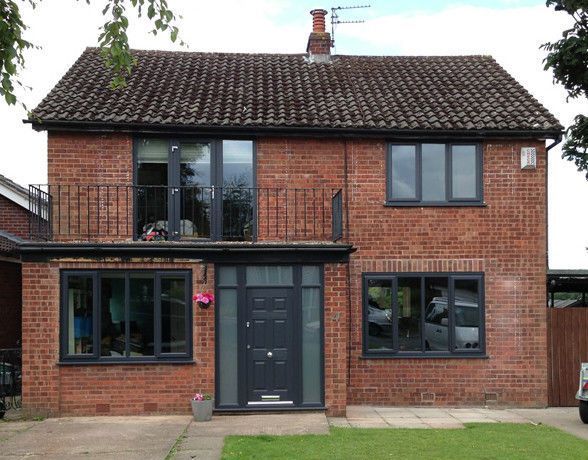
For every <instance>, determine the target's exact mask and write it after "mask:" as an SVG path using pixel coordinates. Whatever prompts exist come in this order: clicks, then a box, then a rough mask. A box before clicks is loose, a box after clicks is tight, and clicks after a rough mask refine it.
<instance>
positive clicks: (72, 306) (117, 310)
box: [61, 270, 192, 362]
mask: <svg viewBox="0 0 588 460" xmlns="http://www.w3.org/2000/svg"><path fill="white" fill-rule="evenodd" d="M61 278H62V286H61V360H62V361H63V362H72V361H73V362H86V361H108V362H118V361H145V360H146V361H152V360H153V361H158V360H189V359H191V356H192V345H191V344H192V340H191V337H192V309H191V305H192V302H191V300H190V298H191V297H190V296H191V287H190V286H191V281H190V278H191V276H190V273H189V272H188V271H179V272H172V271H154V270H143V271H122V270H116V271H106V270H104V271H90V270H87V271H86V270H84V271H63V272H62V273H61Z"/></svg>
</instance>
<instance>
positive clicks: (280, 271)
mask: <svg viewBox="0 0 588 460" xmlns="http://www.w3.org/2000/svg"><path fill="white" fill-rule="evenodd" d="M292 282H293V281H292V267H291V266H279V265H269V266H260V265H252V266H249V267H247V284H248V285H254V286H259V285H271V286H281V285H289V284H292Z"/></svg>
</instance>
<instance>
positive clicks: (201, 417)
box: [190, 393, 214, 422]
mask: <svg viewBox="0 0 588 460" xmlns="http://www.w3.org/2000/svg"><path fill="white" fill-rule="evenodd" d="M190 402H191V403H192V414H193V415H194V420H196V421H197V422H208V421H209V420H210V419H211V418H212V407H213V406H214V399H212V396H211V395H209V394H208V393H196V394H195V395H194V396H192V399H191V400H190Z"/></svg>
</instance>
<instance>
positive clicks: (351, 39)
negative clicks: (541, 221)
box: [0, 0, 588, 269]
mask: <svg viewBox="0 0 588 460" xmlns="http://www.w3.org/2000/svg"><path fill="white" fill-rule="evenodd" d="M19 3H20V2H19ZM366 3H368V4H371V7H370V8H366V9H356V10H341V11H339V17H340V19H341V20H365V22H364V23H361V24H342V25H339V26H337V28H336V30H335V40H336V47H335V53H336V54H362V55H456V54H490V55H492V56H494V58H495V59H496V60H497V61H498V62H499V63H500V64H501V65H502V66H503V67H504V68H505V69H506V70H507V71H508V72H510V73H511V75H513V76H514V77H515V78H516V79H517V80H519V82H521V83H522V84H523V85H524V86H525V87H526V88H527V89H528V90H529V91H530V92H531V94H533V95H534V96H535V97H536V98H537V99H539V100H540V101H541V103H542V104H543V105H545V106H546V107H547V108H548V109H549V110H550V111H551V112H552V113H553V114H554V115H555V116H556V117H557V118H558V119H559V120H560V121H561V122H562V123H563V124H564V125H565V126H568V125H569V124H570V123H571V121H572V120H573V117H574V115H576V114H577V113H585V114H586V113H588V102H587V101H586V100H583V101H572V100H570V101H568V102H566V93H565V91H564V90H563V89H562V88H561V87H559V86H556V85H554V84H553V82H552V77H551V74H550V73H549V72H545V71H544V70H543V67H542V59H543V58H544V56H545V53H544V52H543V51H542V50H540V49H539V46H540V45H541V44H542V43H544V42H546V41H554V40H557V39H558V38H559V37H560V36H561V32H562V30H564V29H565V28H566V27H568V26H569V24H570V22H569V19H568V17H567V15H566V14H565V13H561V12H555V11H554V10H553V9H549V8H546V7H545V2H544V1H541V0H469V1H465V0H464V1H449V0H418V1H407V0H373V1H370V0H365V1H361V0H359V1H357V2H355V1H353V2H351V1H343V0H340V1H339V0H338V1H337V2H336V3H335V2H333V3H331V4H329V3H326V2H324V0H312V1H307V0H298V1H297V0H215V1H214V2H211V1H206V2H205V1H202V0H200V1H194V0H169V5H170V7H171V8H172V9H173V10H174V11H175V12H176V13H178V14H181V15H182V16H183V18H182V19H181V21H180V24H179V25H180V29H181V35H182V38H183V39H184V41H185V42H186V43H187V44H188V50H192V51H232V52H284V53H302V52H304V51H305V49H306V41H307V38H308V33H309V32H310V28H311V16H310V15H309V11H310V10H311V9H313V8H324V9H327V10H328V11H329V12H330V8H331V7H332V6H334V5H337V6H339V5H340V6H351V5H361V4H366ZM22 4H23V5H25V6H24V7H23V17H24V20H25V22H26V23H27V24H28V25H29V30H28V31H27V33H26V38H27V39H29V40H30V41H32V42H34V43H35V44H37V45H40V46H41V47H42V49H40V50H30V51H28V52H27V54H26V59H27V61H26V69H25V70H24V71H23V72H22V75H21V79H22V81H23V82H24V83H25V84H27V85H29V86H31V87H32V90H30V91H26V92H23V93H21V94H20V96H21V100H22V101H23V102H24V103H25V104H26V105H27V107H29V108H33V107H35V106H36V105H37V104H38V103H39V102H40V101H41V100H42V98H43V97H44V96H45V95H46V94H47V93H48V92H49V90H50V89H51V88H52V87H53V86H54V85H55V84H56V83H57V82H58V81H59V78H60V77H61V76H62V75H63V74H64V73H65V72H66V71H67V69H68V68H69V67H70V66H71V65H72V64H73V62H74V61H75V60H76V58H77V57H78V56H79V55H80V54H81V52H82V51H83V50H84V48H85V47H86V46H95V45H96V43H97V38H98V35H99V31H98V28H99V26H100V25H101V24H102V23H103V22H104V18H103V17H102V15H101V10H102V5H103V4H104V1H98V0H96V1H93V2H92V5H89V6H88V5H87V4H86V2H84V1H75V0H52V1H44V2H41V4H40V5H39V6H38V7H37V9H36V10H34V11H33V10H31V9H30V8H28V7H27V6H26V2H22ZM130 17H131V19H132V18H133V15H131V16H130ZM327 21H330V15H329V16H327ZM131 24H132V25H131V28H130V31H129V41H130V44H131V46H132V47H133V48H141V49H168V50H179V49H182V48H181V47H180V46H179V45H177V44H172V43H171V42H170V41H169V39H168V38H167V37H166V36H163V35H158V36H157V37H153V36H151V35H149V34H148V30H149V27H148V23H147V22H146V20H144V19H141V20H138V21H131ZM25 117H26V114H25V111H24V110H23V109H22V108H20V107H18V106H10V107H8V106H6V104H5V103H4V102H2V101H0V158H1V161H0V174H3V175H5V176H8V177H10V178H11V179H13V180H15V181H16V182H18V183H20V184H22V185H28V184H31V183H45V182H46V181H47V136H46V133H44V132H40V133H38V132H35V131H33V130H32V129H31V127H30V125H25V124H23V123H22V120H23V119H24V118H25ZM586 203H588V181H587V180H586V179H585V177H584V174H583V173H580V172H577V171H576V168H575V167H574V165H573V163H571V162H568V161H566V160H563V159H562V158H561V150H560V148H559V147H556V148H554V149H553V150H552V151H551V152H550V153H549V265H550V268H555V269H572V268H584V269H588V252H587V250H586V247H588V212H586V207H587V205H586ZM538 231H539V229H538Z"/></svg>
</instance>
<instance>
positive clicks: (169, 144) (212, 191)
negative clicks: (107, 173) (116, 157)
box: [135, 139, 255, 240]
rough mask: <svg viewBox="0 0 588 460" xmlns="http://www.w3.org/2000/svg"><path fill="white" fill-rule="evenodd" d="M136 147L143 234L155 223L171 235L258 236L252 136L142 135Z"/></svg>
mask: <svg viewBox="0 0 588 460" xmlns="http://www.w3.org/2000/svg"><path fill="white" fill-rule="evenodd" d="M136 151H137V165H136V184H137V190H136V195H137V197H138V200H137V202H136V204H135V206H136V209H137V212H138V214H137V219H136V220H137V224H136V227H137V235H138V236H141V235H142V236H143V238H142V239H146V238H147V236H146V232H148V231H149V228H151V227H153V228H155V229H156V230H157V231H158V230H159V229H161V228H163V229H164V230H165V239H170V240H178V239H187V238H189V239H212V240H221V239H226V240H247V239H252V238H253V236H254V229H255V222H254V215H255V214H254V202H255V198H254V197H255V189H254V177H253V142H252V141H242V140H222V141H221V140H199V139H196V140H192V139H190V140H177V139H173V140H161V139H139V140H138V141H137V144H136ZM150 226H151V227H150ZM160 239H161V238H160Z"/></svg>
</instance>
